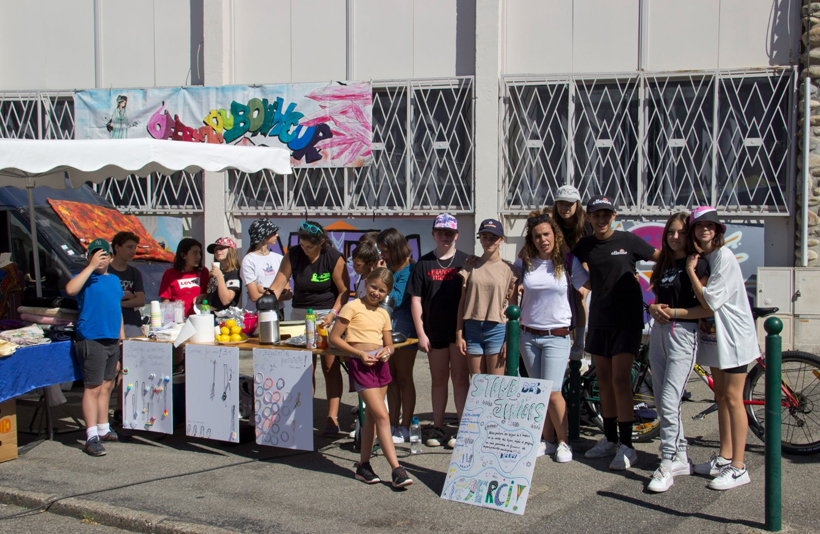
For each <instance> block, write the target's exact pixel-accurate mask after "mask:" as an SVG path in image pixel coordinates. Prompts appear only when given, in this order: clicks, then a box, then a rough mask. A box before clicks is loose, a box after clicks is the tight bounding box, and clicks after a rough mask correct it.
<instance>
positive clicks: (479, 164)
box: [474, 0, 506, 256]
mask: <svg viewBox="0 0 820 534" xmlns="http://www.w3.org/2000/svg"><path fill="white" fill-rule="evenodd" d="M502 7H503V2H502V1H501V0H476V8H475V9H476V14H475V18H476V20H475V97H476V100H475V148H474V150H475V185H474V187H475V189H474V191H475V193H474V197H475V225H476V229H477V228H478V225H479V224H480V223H481V221H482V220H484V219H488V218H494V219H497V218H498V215H499V214H498V208H499V194H500V191H499V189H500V188H499V182H498V83H499V75H500V74H501V68H502V65H501V37H502V33H503V32H502V26H501V23H502V20H503V17H502ZM494 193H495V194H494ZM502 222H504V221H502ZM474 242H475V250H476V253H477V254H481V253H482V252H483V251H482V249H481V245H479V244H478V242H477V241H474ZM505 256H506V254H505Z"/></svg>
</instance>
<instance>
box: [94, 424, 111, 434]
mask: <svg viewBox="0 0 820 534" xmlns="http://www.w3.org/2000/svg"><path fill="white" fill-rule="evenodd" d="M109 432H111V425H110V424H109V423H105V424H104V425H97V434H98V435H100V436H104V435H106V434H108V433H109Z"/></svg>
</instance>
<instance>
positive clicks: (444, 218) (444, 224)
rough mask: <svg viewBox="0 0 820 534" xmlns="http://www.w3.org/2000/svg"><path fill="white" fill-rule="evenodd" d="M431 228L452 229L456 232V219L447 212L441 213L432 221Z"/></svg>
mask: <svg viewBox="0 0 820 534" xmlns="http://www.w3.org/2000/svg"><path fill="white" fill-rule="evenodd" d="M433 230H452V231H453V232H458V221H456V218H455V217H453V216H452V215H450V214H449V213H442V214H441V215H439V216H438V217H436V221H435V222H434V223H433Z"/></svg>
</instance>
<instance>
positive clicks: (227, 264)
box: [219, 247, 240, 273]
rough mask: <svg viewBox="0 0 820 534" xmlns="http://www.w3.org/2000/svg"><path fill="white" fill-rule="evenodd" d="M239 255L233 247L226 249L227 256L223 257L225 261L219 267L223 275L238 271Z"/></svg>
mask: <svg viewBox="0 0 820 534" xmlns="http://www.w3.org/2000/svg"><path fill="white" fill-rule="evenodd" d="M239 266H240V263H239V254H238V253H237V252H236V249H235V248H233V247H228V254H227V256H225V261H223V262H222V264H221V265H220V266H219V267H220V269H221V270H222V272H223V273H228V272H231V271H238V270H239Z"/></svg>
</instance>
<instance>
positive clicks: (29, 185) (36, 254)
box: [26, 178, 43, 297]
mask: <svg viewBox="0 0 820 534" xmlns="http://www.w3.org/2000/svg"><path fill="white" fill-rule="evenodd" d="M26 191H27V192H28V220H29V225H30V229H31V255H32V257H33V258H34V283H35V287H36V288H37V296H38V297H42V296H43V288H42V286H41V285H40V249H39V247H38V246H37V221H36V218H35V213H34V180H33V179H32V178H26Z"/></svg>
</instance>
